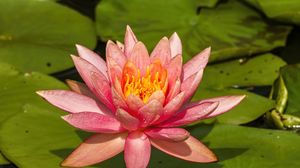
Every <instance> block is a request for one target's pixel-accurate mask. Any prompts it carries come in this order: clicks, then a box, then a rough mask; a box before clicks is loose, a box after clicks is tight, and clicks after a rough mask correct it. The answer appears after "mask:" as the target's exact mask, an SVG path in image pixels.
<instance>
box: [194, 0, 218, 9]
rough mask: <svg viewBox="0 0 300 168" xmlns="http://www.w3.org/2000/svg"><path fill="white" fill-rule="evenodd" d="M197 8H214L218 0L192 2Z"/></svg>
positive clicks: (196, 0)
mask: <svg viewBox="0 0 300 168" xmlns="http://www.w3.org/2000/svg"><path fill="white" fill-rule="evenodd" d="M194 1H195V3H196V4H197V5H198V6H199V7H209V8H212V7H214V6H215V5H216V4H217V3H218V2H219V0H194Z"/></svg>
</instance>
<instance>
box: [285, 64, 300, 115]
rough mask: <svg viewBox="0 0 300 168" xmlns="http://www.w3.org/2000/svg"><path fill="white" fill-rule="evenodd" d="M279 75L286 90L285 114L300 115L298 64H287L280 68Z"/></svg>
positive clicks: (299, 72)
mask: <svg viewBox="0 0 300 168" xmlns="http://www.w3.org/2000/svg"><path fill="white" fill-rule="evenodd" d="M281 75H282V78H283V80H284V83H285V86H286V88H287V90H288V101H287V108H286V112H285V113H286V114H292V115H296V116H299V117H300V104H299V102H300V95H299V91H300V64H295V65H288V66H285V67H283V68H282V69H281Z"/></svg>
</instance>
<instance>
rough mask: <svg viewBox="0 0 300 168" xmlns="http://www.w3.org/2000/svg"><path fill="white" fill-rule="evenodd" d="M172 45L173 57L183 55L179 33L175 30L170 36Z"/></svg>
mask: <svg viewBox="0 0 300 168" xmlns="http://www.w3.org/2000/svg"><path fill="white" fill-rule="evenodd" d="M170 47H171V57H172V58H173V57H175V56H176V55H182V45H181V40H180V38H179V37H178V34H177V33H176V32H175V33H173V34H172V36H171V38H170Z"/></svg>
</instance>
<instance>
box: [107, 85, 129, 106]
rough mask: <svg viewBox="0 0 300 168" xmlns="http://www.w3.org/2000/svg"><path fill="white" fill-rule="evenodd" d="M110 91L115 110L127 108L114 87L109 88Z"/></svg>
mask: <svg viewBox="0 0 300 168" xmlns="http://www.w3.org/2000/svg"><path fill="white" fill-rule="evenodd" d="M111 91H112V99H113V103H114V106H115V107H116V108H123V109H127V108H128V106H127V104H126V101H125V100H124V98H123V96H122V95H120V94H119V93H118V91H117V90H116V89H115V88H114V87H112V88H111Z"/></svg>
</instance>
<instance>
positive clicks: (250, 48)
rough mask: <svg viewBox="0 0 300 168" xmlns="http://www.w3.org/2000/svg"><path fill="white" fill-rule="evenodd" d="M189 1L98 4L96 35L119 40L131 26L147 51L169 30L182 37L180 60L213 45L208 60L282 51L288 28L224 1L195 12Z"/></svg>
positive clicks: (134, 0)
mask: <svg viewBox="0 0 300 168" xmlns="http://www.w3.org/2000/svg"><path fill="white" fill-rule="evenodd" d="M196 10H197V5H196V3H195V2H193V1H180V0H175V1H161V0H152V1H143V0H123V1H110V0H103V1H101V2H100V3H99V4H98V6H97V10H96V26H97V33H98V35H99V36H100V37H101V39H102V40H108V39H114V40H120V41H122V40H123V34H124V27H125V25H127V24H128V25H130V26H131V27H132V29H133V31H134V32H135V33H136V34H137V37H138V38H139V39H140V40H141V41H143V42H145V43H146V44H147V45H148V47H149V48H153V47H154V45H155V44H156V43H157V42H158V41H159V39H160V38H161V37H163V36H170V35H171V34H172V33H173V32H174V31H176V32H178V34H179V36H180V37H181V38H182V41H183V47H184V50H183V51H184V60H185V61H186V60H189V59H190V58H191V57H192V56H194V55H195V54H197V53H198V52H199V51H201V50H202V49H204V48H206V47H208V46H212V57H211V59H210V61H217V60H224V59H228V58H233V57H238V56H249V55H252V54H255V53H259V52H265V51H269V50H271V49H273V48H275V47H278V46H284V44H285V40H286V37H287V35H288V33H289V32H290V28H289V27H287V26H274V25H273V26H269V25H267V24H266V23H265V22H264V21H263V19H262V18H261V16H260V15H259V14H258V13H257V12H256V11H254V10H252V9H250V8H248V7H247V6H244V5H243V4H242V3H240V2H238V1H234V0H229V1H228V2H227V3H221V4H219V5H218V6H217V7H216V8H213V9H204V8H202V9H201V10H200V13H199V14H197V12H196Z"/></svg>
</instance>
